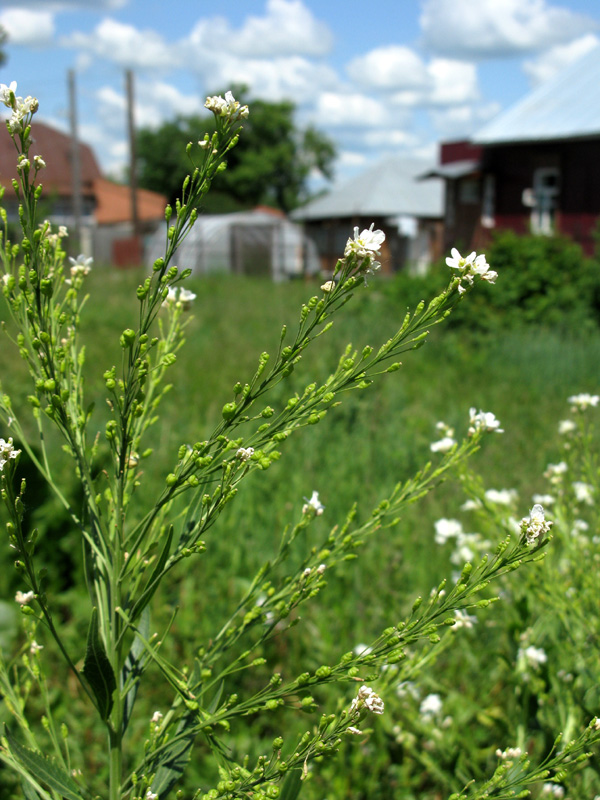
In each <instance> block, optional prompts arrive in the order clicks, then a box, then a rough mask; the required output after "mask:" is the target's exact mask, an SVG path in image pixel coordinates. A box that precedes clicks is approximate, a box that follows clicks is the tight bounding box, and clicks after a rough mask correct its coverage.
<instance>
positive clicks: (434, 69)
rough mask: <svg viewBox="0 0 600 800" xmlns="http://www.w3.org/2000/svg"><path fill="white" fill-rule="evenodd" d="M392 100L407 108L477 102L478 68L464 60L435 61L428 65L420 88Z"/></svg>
mask: <svg viewBox="0 0 600 800" xmlns="http://www.w3.org/2000/svg"><path fill="white" fill-rule="evenodd" d="M391 99H392V102H393V103H394V104H395V105H398V106H404V107H407V108H416V107H420V106H421V107H426V106H453V105H464V104H465V103H476V102H478V101H479V99H480V91H479V85H478V81H477V69H476V67H475V65H474V64H469V63H467V62H466V61H455V60H453V59H447V58H434V59H433V60H432V61H431V62H430V63H429V64H428V65H427V83H426V84H425V85H424V86H423V88H421V89H413V90H410V89H409V90H405V91H401V92H396V93H394V94H393V95H392V98H391Z"/></svg>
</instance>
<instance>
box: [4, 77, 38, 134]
mask: <svg viewBox="0 0 600 800" xmlns="http://www.w3.org/2000/svg"><path fill="white" fill-rule="evenodd" d="M16 90H17V82H16V81H12V83H11V84H10V85H9V86H7V85H6V84H5V83H0V101H1V102H2V103H4V105H5V106H6V107H7V108H10V109H12V112H13V113H12V115H11V117H10V119H9V120H8V121H7V123H6V125H7V127H8V130H9V131H10V133H11V135H12V136H14V135H15V134H16V133H21V131H22V130H23V129H24V128H25V127H26V126H27V122H26V121H25V120H26V117H27V116H30V115H31V114H35V112H36V111H37V110H38V108H39V106H40V104H39V103H38V101H37V99H36V98H35V97H31V96H28V97H26V98H25V99H23V98H22V97H17V96H16V94H15V92H16Z"/></svg>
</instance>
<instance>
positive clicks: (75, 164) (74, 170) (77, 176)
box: [68, 69, 82, 248]
mask: <svg viewBox="0 0 600 800" xmlns="http://www.w3.org/2000/svg"><path fill="white" fill-rule="evenodd" d="M68 83H69V118H70V121H71V182H72V186H71V191H72V207H71V210H72V212H73V220H74V225H75V235H74V237H73V238H74V239H75V241H76V242H77V247H78V248H79V247H80V245H81V216H82V200H81V151H80V148H79V136H78V132H77V93H76V90H75V70H72V69H70V70H69V72H68Z"/></svg>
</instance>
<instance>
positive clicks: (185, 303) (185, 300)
mask: <svg viewBox="0 0 600 800" xmlns="http://www.w3.org/2000/svg"><path fill="white" fill-rule="evenodd" d="M195 299H196V295H195V294H194V292H190V290H189V289H180V290H179V302H180V303H181V305H182V307H183V309H184V311H187V310H188V309H189V308H190V306H191V305H192V300H195Z"/></svg>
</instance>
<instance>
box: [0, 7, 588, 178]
mask: <svg viewBox="0 0 600 800" xmlns="http://www.w3.org/2000/svg"><path fill="white" fill-rule="evenodd" d="M0 24H2V25H4V27H5V28H6V29H7V31H8V33H9V37H10V39H9V44H8V46H7V53H8V61H7V63H6V64H5V66H4V67H2V68H1V69H0V82H3V83H9V82H10V81H12V80H16V81H17V84H18V89H17V93H18V94H21V95H23V96H25V95H28V94H32V95H34V96H36V97H37V98H38V99H39V101H40V111H39V118H40V119H43V120H44V121H45V122H48V123H50V124H53V125H55V126H57V127H60V128H62V129H63V130H68V92H67V71H68V70H69V69H74V70H75V71H76V76H77V96H78V112H79V129H80V136H81V138H82V139H83V140H84V141H86V142H88V143H89V144H90V145H91V146H92V147H93V148H94V151H95V152H96V155H97V157H98V160H99V161H100V164H101V166H102V168H103V169H104V171H105V172H106V173H107V174H111V175H114V176H118V175H119V174H120V173H121V172H122V170H123V167H124V165H125V164H126V161H127V143H126V110H125V82H124V71H125V70H126V69H132V70H134V73H135V90H136V108H135V117H136V124H137V125H138V126H158V125H159V124H160V123H161V122H162V121H163V120H165V119H168V118H172V117H174V116H175V115H176V114H188V113H189V114H192V113H196V112H200V111H201V110H202V106H203V102H204V98H205V96H206V94H207V93H212V92H214V91H215V90H217V89H223V90H224V89H226V88H228V87H229V86H230V85H231V84H232V83H236V82H244V83H246V84H248V85H249V87H250V90H251V94H252V95H253V96H255V97H262V98H265V99H271V100H280V99H283V98H286V99H291V100H293V101H295V103H296V104H297V116H298V123H299V124H300V125H303V124H306V123H309V122H310V123H313V124H315V125H317V126H318V127H319V128H321V129H322V130H323V131H325V132H326V133H327V134H328V135H329V136H330V137H331V138H332V139H333V140H334V141H335V142H336V145H337V147H338V152H339V155H338V160H337V164H336V172H337V176H338V177H339V178H343V177H347V176H349V175H351V174H354V173H355V172H356V171H358V170H360V169H362V168H364V167H365V166H366V165H367V164H368V163H371V162H373V161H374V160H377V159H378V158H382V157H383V156H385V155H388V154H390V153H401V154H405V155H407V156H414V157H424V158H429V159H432V160H434V159H435V158H436V154H437V146H438V143H439V142H440V141H442V140H449V139H456V138H461V137H465V136H469V135H470V134H472V133H473V132H475V131H476V130H477V128H478V127H480V126H481V125H482V124H483V123H485V122H486V121H487V120H489V119H490V118H491V117H493V116H495V115H496V114H497V113H499V112H500V111H501V110H502V109H504V108H506V107H508V106H510V105H511V104H512V103H514V102H515V101H517V100H518V99H520V98H521V97H522V96H523V95H524V94H526V93H527V92H528V91H530V89H531V88H533V87H534V86H536V85H538V84H539V83H540V82H541V81H543V80H547V79H548V78H549V77H551V76H552V75H553V74H555V72H556V71H557V70H559V69H560V68H561V67H563V66H565V65H566V64H567V63H569V62H571V61H572V60H573V59H575V58H577V57H579V56H581V55H583V54H584V53H585V52H587V50H589V49H590V48H591V47H593V46H595V45H596V44H598V42H599V41H600V4H598V0H564V1H563V2H561V1H560V0H371V1H370V2H367V0H352V2H349V0H219V2H216V3H207V2H202V0H171V2H165V0H160V1H159V0H0ZM43 155H45V154H43Z"/></svg>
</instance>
